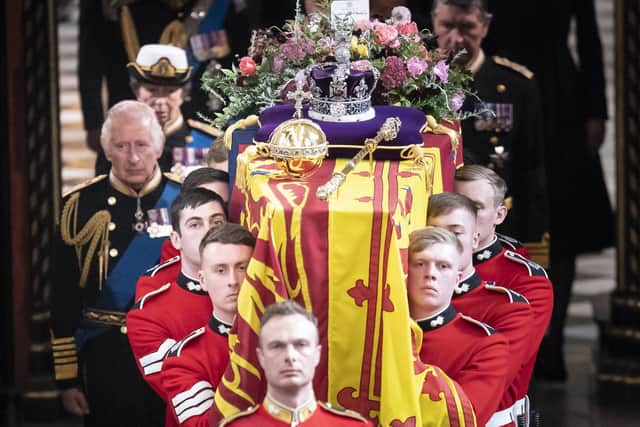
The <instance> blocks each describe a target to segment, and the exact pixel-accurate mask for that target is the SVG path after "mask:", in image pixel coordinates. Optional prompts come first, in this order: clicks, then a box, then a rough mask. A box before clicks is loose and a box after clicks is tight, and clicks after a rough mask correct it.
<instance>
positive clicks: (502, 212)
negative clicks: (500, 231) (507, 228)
mask: <svg viewBox="0 0 640 427" xmlns="http://www.w3.org/2000/svg"><path fill="white" fill-rule="evenodd" d="M508 213H509V210H508V209H507V207H506V206H505V205H500V206H499V207H498V210H497V212H496V224H495V225H500V224H502V223H503V222H504V220H505V219H507V214H508Z"/></svg>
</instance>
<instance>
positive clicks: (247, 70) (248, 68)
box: [240, 56, 256, 76]
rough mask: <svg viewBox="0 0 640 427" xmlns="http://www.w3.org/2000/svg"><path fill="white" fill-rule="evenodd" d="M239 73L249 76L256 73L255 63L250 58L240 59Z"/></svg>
mask: <svg viewBox="0 0 640 427" xmlns="http://www.w3.org/2000/svg"><path fill="white" fill-rule="evenodd" d="M240 72H241V73H242V74H246V75H247V76H251V75H253V74H255V73H256V61H254V60H253V58H252V57H250V56H243V57H242V58H240Z"/></svg>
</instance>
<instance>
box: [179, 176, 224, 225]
mask: <svg viewBox="0 0 640 427" xmlns="http://www.w3.org/2000/svg"><path fill="white" fill-rule="evenodd" d="M209 202H216V203H218V204H219V205H220V206H221V207H222V209H224V201H223V200H222V197H220V195H219V194H218V193H216V192H214V191H211V190H207V189H206V188H200V187H196V188H190V189H186V190H184V189H183V190H181V191H180V194H178V196H177V197H176V198H175V199H174V200H173V203H171V207H170V208H169V216H170V218H171V226H172V227H173V230H174V231H175V232H176V233H178V234H180V213H181V212H182V211H183V210H184V209H186V208H191V209H194V208H197V207H198V206H202V205H204V204H207V203H209ZM225 216H226V214H225Z"/></svg>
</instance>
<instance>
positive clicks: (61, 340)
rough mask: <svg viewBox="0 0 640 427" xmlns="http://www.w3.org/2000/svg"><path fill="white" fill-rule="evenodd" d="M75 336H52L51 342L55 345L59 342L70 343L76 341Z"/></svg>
mask: <svg viewBox="0 0 640 427" xmlns="http://www.w3.org/2000/svg"><path fill="white" fill-rule="evenodd" d="M75 340H76V339H75V338H74V337H67V338H52V339H51V344H53V345H57V344H68V343H72V342H75Z"/></svg>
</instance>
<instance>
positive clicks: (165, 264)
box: [147, 255, 180, 277]
mask: <svg viewBox="0 0 640 427" xmlns="http://www.w3.org/2000/svg"><path fill="white" fill-rule="evenodd" d="M178 261H180V255H176V256H174V257H173V258H169V259H168V260H166V261H164V262H161V263H160V264H156V265H154V266H153V267H151V268H150V269H148V270H147V275H149V276H151V277H153V276H155V275H156V273H157V272H158V271H160V270H162V269H163V268H166V267H168V266H170V265H172V264H175V263H176V262H178Z"/></svg>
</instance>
